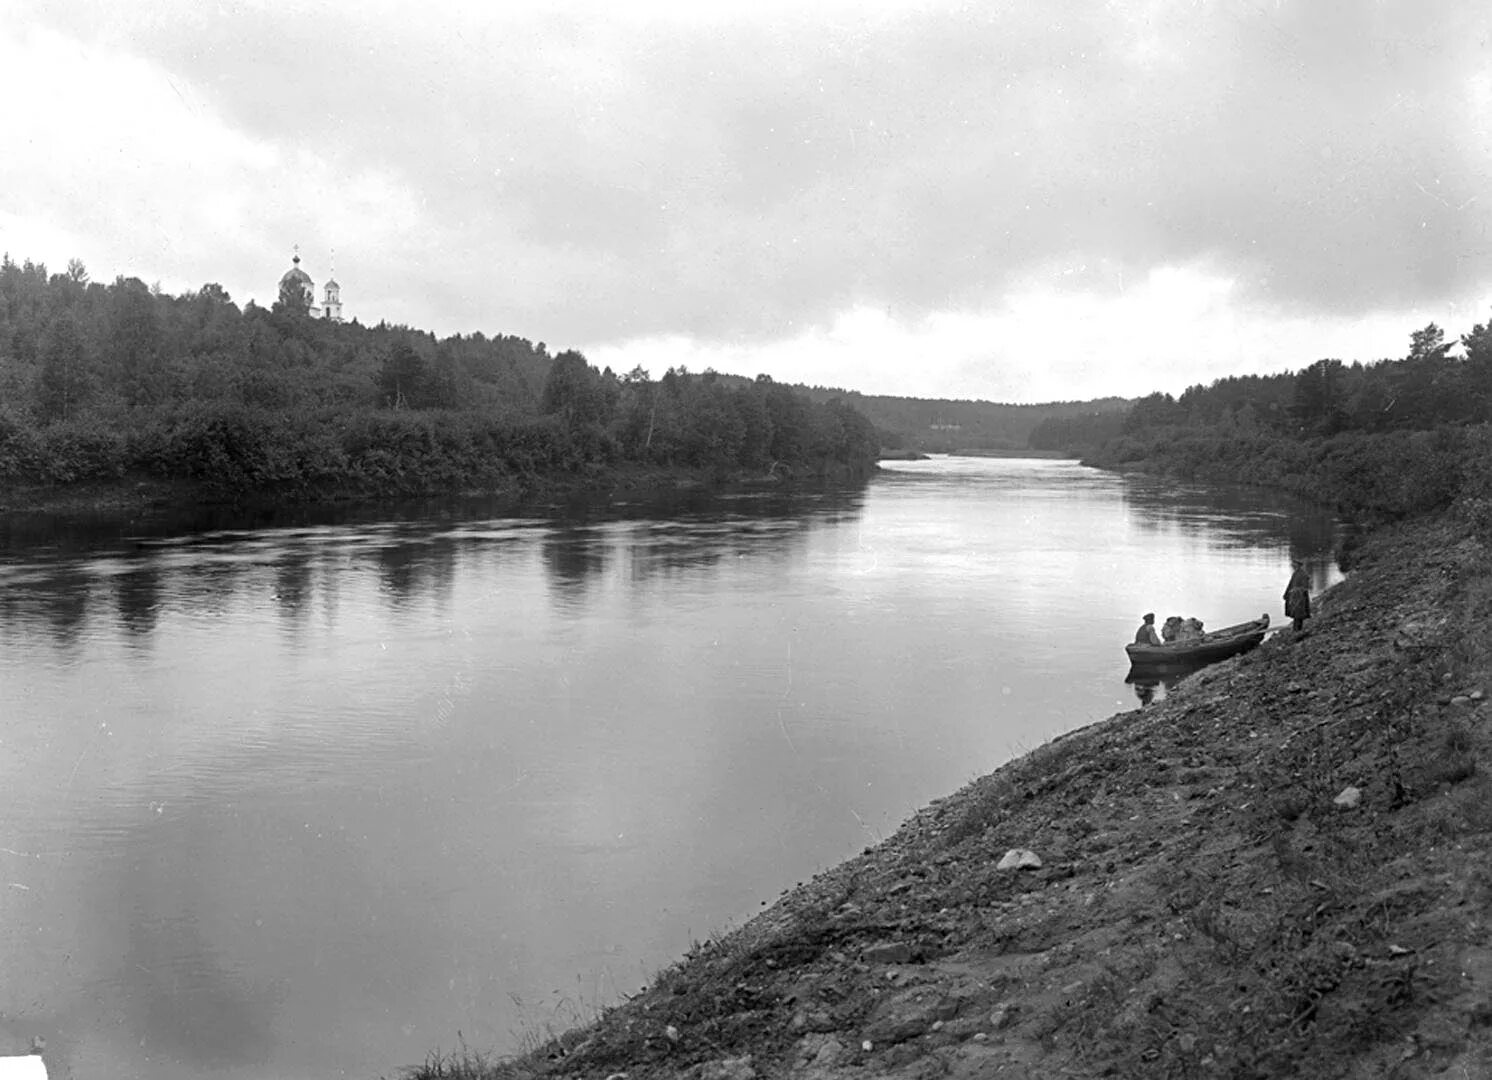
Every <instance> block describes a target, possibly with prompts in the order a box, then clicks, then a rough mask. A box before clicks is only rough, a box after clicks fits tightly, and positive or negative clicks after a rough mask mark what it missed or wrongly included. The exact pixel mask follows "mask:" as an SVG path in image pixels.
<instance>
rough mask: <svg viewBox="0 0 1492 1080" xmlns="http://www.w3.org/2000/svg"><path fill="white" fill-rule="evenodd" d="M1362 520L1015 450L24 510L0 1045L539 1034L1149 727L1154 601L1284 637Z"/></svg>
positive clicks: (222, 1062)
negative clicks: (1087, 727) (404, 491)
mask: <svg viewBox="0 0 1492 1080" xmlns="http://www.w3.org/2000/svg"><path fill="white" fill-rule="evenodd" d="M1334 533H1335V526H1334V523H1333V521H1332V519H1331V518H1330V517H1329V516H1328V515H1326V514H1324V513H1323V512H1321V511H1320V510H1317V509H1313V508H1312V507H1310V506H1307V505H1303V504H1300V503H1298V502H1293V501H1290V500H1287V499H1284V498H1282V497H1280V496H1276V495H1271V494H1266V493H1261V492H1257V491H1250V490H1243V489H1238V490H1231V489H1230V490H1209V489H1202V488H1186V487H1177V486H1176V485H1170V484H1163V483H1159V482H1156V481H1150V480H1144V479H1133V478H1123V477H1118V476H1114V475H1111V474H1106V473H1102V472H1098V471H1095V470H1091V469H1087V468H1083V467H1082V466H1079V465H1077V464H1074V463H1070V462H1063V461H1033V460H1015V459H988V458H936V459H933V460H930V461H919V462H894V463H887V465H886V468H885V469H884V470H883V471H882V473H881V474H880V475H878V476H877V477H876V478H875V479H873V480H872V481H871V482H870V483H869V484H868V485H867V486H866V487H864V488H863V489H857V490H853V491H847V492H830V493H824V492H819V493H801V494H797V495H783V494H778V493H771V494H750V495H738V496H733V497H711V496H705V495H691V496H677V497H673V498H668V499H662V498H660V499H636V500H634V501H633V502H631V503H616V502H613V503H611V504H609V505H605V506H599V505H583V504H576V505H566V506H555V507H549V508H544V509H542V510H537V511H536V510H532V509H530V510H528V511H524V512H522V513H518V512H515V511H514V510H512V509H511V508H503V507H498V506H496V505H495V504H484V503H482V502H473V501H466V502H460V503H439V504H429V503H427V504H422V505H420V506H414V507H383V508H373V509H368V508H364V509H356V510H355V509H351V508H330V509H322V510H305V509H302V510H296V511H293V512H292V511H286V512H283V513H280V514H263V513H261V514H259V515H256V516H254V517H252V518H235V517H234V516H233V515H231V514H229V513H226V512H223V511H217V512H214V513H213V514H210V515H197V516H185V517H183V516H175V517H173V516H170V515H161V516H156V517H147V518H137V519H131V520H122V519H118V518H108V517H100V518H95V519H87V518H81V519H80V518H77V517H73V518H40V517H28V518H14V517H12V518H10V519H6V520H5V521H3V522H0V1053H7V1052H9V1053H19V1052H23V1051H24V1050H25V1048H26V1046H27V1044H28V1043H29V1041H30V1039H31V1037H33V1036H36V1035H40V1036H43V1037H45V1038H46V1039H47V1040H48V1050H47V1056H48V1060H49V1061H50V1062H51V1063H52V1065H53V1075H54V1076H56V1075H63V1076H66V1075H68V1073H67V1072H66V1071H64V1070H68V1069H70V1070H71V1075H72V1076H74V1077H76V1078H77V1080H92V1078H109V1080H188V1078H191V1080H198V1078H214V1080H266V1078H271V1077H275V1078H279V1077H286V1078H289V1077H294V1078H319V1077H341V1076H348V1077H358V1078H360V1080H372V1078H374V1077H378V1076H388V1077H393V1076H394V1075H396V1073H397V1070H398V1069H399V1067H400V1066H402V1065H407V1064H414V1063H417V1062H419V1061H420V1060H422V1059H423V1057H424V1056H425V1054H426V1052H427V1051H430V1050H432V1049H436V1048H442V1049H452V1048H454V1047H455V1046H456V1045H457V1043H458V1039H464V1040H465V1042H466V1043H467V1044H469V1045H470V1046H472V1047H475V1048H480V1049H484V1050H498V1051H507V1050H513V1049H517V1048H520V1047H522V1046H524V1045H526V1044H529V1043H531V1042H532V1041H534V1040H535V1039H537V1038H539V1037H541V1036H542V1035H543V1034H544V1033H545V1032H546V1031H549V1030H551V1029H558V1028H562V1027H565V1026H568V1025H569V1024H570V1023H571V1022H573V1021H576V1020H581V1019H584V1018H586V1017H587V1016H589V1015H591V1014H593V1013H594V1012H595V1011H596V1010H597V1009H599V1008H600V1007H602V1006H604V1005H606V1004H608V1003H611V1002H614V1001H615V1000H617V998H618V996H619V995H621V994H624V993H627V992H629V991H631V990H633V989H635V988H636V987H637V986H638V985H639V984H641V983H644V982H647V981H649V980H651V978H652V977H653V975H654V974H655V973H656V972H657V971H658V970H659V969H660V968H661V967H663V966H665V965H667V964H668V963H669V962H671V961H672V960H674V959H676V958H677V957H678V956H679V955H681V954H682V953H683V952H684V951H685V950H686V949H688V947H689V946H690V944H691V943H692V942H693V941H696V940H703V939H704V938H706V937H707V936H709V935H711V934H713V933H717V932H720V931H722V930H725V929H728V928H729V927H731V926H734V925H739V924H740V923H741V922H742V921H744V920H745V919H746V918H749V917H750V916H751V914H752V913H753V912H755V911H758V910H760V908H761V906H762V905H763V904H767V903H770V902H771V901H772V900H773V899H775V898H776V897H777V896H778V895H779V894H780V893H781V891H782V890H784V889H786V888H789V887H791V886H792V885H793V884H794V883H795V882H797V881H801V880H804V879H806V878H807V877H808V876H810V875H812V874H813V873H814V872H815V871H817V870H819V869H823V868H825V867H828V866H830V865H833V864H834V863H836V862H839V861H841V860H842V859H844V858H846V857H848V856H850V855H852V854H854V853H856V852H858V851H859V850H861V849H862V848H864V847H865V846H867V845H869V844H873V843H875V842H876V841H878V840H880V839H882V838H884V837H886V836H888V835H890V833H891V832H892V831H894V830H895V828H896V826H897V825H898V824H899V823H900V822H901V821H903V820H904V819H905V818H906V817H907V816H909V815H910V814H911V813H912V812H913V811H915V810H916V809H917V808H918V807H920V806H921V805H923V804H925V803H926V802H928V801H929V800H931V799H933V798H936V797H938V796H941V795H944V794H947V793H949V792H951V791H953V790H955V789H956V788H958V787H960V786H961V785H963V784H964V783H966V782H967V781H969V780H971V779H973V778H974V777H976V776H978V775H980V774H982V773H984V772H987V771H989V770H990V769H993V768H995V767H996V766H998V765H1000V764H1001V763H1003V762H1005V761H1007V760H1009V759H1010V758H1011V757H1012V756H1015V755H1018V754H1020V753H1022V752H1024V751H1026V750H1028V749H1031V748H1033V747H1035V746H1037V745H1038V744H1040V743H1041V742H1043V741H1044V740H1046V739H1048V738H1050V737H1051V736H1053V735H1056V734H1058V733H1060V732H1062V731H1066V730H1070V729H1072V728H1074V727H1078V726H1081V725H1083V724H1086V723H1090V722H1092V721H1094V720H1098V719H1100V718H1102V717H1105V716H1108V715H1110V714H1112V713H1114V712H1116V711H1120V710H1125V709H1132V708H1137V707H1140V701H1139V700H1138V699H1137V696H1136V692H1135V688H1134V687H1133V686H1130V685H1127V684H1126V683H1125V681H1124V677H1125V674H1126V671H1127V668H1128V665H1127V663H1126V660H1125V656H1124V652H1123V645H1124V643H1125V642H1126V641H1128V640H1130V638H1131V636H1132V635H1133V633H1134V629H1135V627H1136V625H1137V624H1138V622H1139V616H1140V615H1141V614H1142V613H1143V612H1146V611H1154V612H1156V613H1157V614H1158V615H1159V617H1160V619H1161V620H1164V618H1165V617H1166V616H1167V615H1170V614H1180V615H1193V616H1196V617H1199V618H1202V619H1203V620H1205V622H1206V623H1207V625H1208V626H1209V627H1219V626H1224V625H1227V624H1230V623H1234V622H1240V621H1243V620H1244V619H1248V618H1252V617H1255V616H1257V615H1258V614H1259V613H1260V612H1264V611H1268V612H1269V613H1270V615H1271V617H1272V618H1274V619H1275V621H1276V622H1277V623H1279V622H1283V621H1284V620H1283V614H1282V605H1281V601H1280V594H1281V592H1282V591H1283V588H1284V584H1285V581H1286V579H1287V578H1288V577H1289V573H1290V559H1291V557H1292V556H1295V557H1300V558H1304V559H1305V560H1306V562H1307V565H1308V567H1309V568H1310V570H1311V572H1312V575H1313V578H1314V580H1315V585H1316V588H1318V589H1319V588H1321V587H1324V586H1325V585H1326V584H1328V583H1329V582H1330V581H1332V580H1335V578H1336V577H1337V576H1338V575H1337V572H1336V570H1335V567H1334V565H1333V563H1332V560H1331V549H1332V544H1333V538H1334ZM1160 692H1161V693H1164V690H1163V689H1162V690H1161V691H1160ZM458 1032H459V1035H458Z"/></svg>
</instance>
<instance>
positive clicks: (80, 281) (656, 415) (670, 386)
mask: <svg viewBox="0 0 1492 1080" xmlns="http://www.w3.org/2000/svg"><path fill="white" fill-rule="evenodd" d="M311 303H312V297H311V294H310V291H309V289H306V288H304V287H303V286H301V285H299V284H297V283H296V282H294V281H287V282H285V283H282V285H281V288H280V293H279V296H278V298H277V299H276V301H275V302H274V304H273V305H272V306H271V307H269V308H264V307H261V306H259V305H257V304H255V303H254V302H253V301H252V300H251V301H249V302H248V303H246V304H245V305H244V306H243V307H242V308H240V307H239V306H238V305H237V304H236V303H234V301H233V299H232V297H230V296H229V295H228V293H227V292H226V291H225V290H224V289H223V288H222V287H221V286H219V285H216V284H207V285H203V286H202V287H201V288H200V289H198V290H196V291H195V292H191V293H187V294H184V295H179V296H172V295H168V294H166V293H164V292H163V291H161V290H160V289H159V288H158V287H151V286H147V285H146V284H145V283H144V282H142V281H141V280H139V279H138V278H125V277H118V278H116V279H115V280H114V281H113V282H112V283H111V284H102V283H100V282H96V281H92V280H90V278H89V275H88V271H87V269H86V267H85V266H84V265H83V264H82V263H81V262H80V261H78V260H76V259H74V260H72V261H71V262H69V264H68V265H67V267H66V269H65V270H64V271H63V272H61V273H49V272H48V269H47V267H46V266H45V265H44V264H40V263H34V262H31V261H29V260H28V261H25V262H22V263H16V262H14V261H13V260H12V259H11V258H10V256H9V255H8V254H7V255H6V256H4V258H3V260H0V482H3V483H4V485H5V487H6V488H8V489H10V490H11V491H16V490H22V489H48V488H50V489H57V488H68V487H79V486H98V485H104V486H108V485H122V484H126V483H131V482H136V481H163V482H167V483H172V484H186V485H190V486H191V487H192V488H194V489H195V490H197V491H199V492H200V493H203V494H206V495H208V496H209V497H217V498H240V497H248V496H253V495H258V494H273V495H274V496H275V497H276V498H281V499H284V498H296V499H317V498H340V497H384V496H401V495H428V494H444V493H455V492H492V491H501V492H525V491H533V490H541V489H546V488H550V487H553V486H554V485H555V484H556V483H561V484H563V483H585V482H587V481H601V480H604V479H605V478H607V477H608V476H611V475H615V473H616V472H617V470H624V469H647V470H670V471H688V472H690V473H691V474H694V475H699V476H705V477H711V478H730V477H740V476H747V475H756V476H762V477H767V476H771V477H776V478H779V479H780V478H784V477H788V478H809V477H811V478H839V479H853V478H860V477H864V476H865V475H868V474H869V472H870V471H871V470H873V469H874V467H875V459H876V454H877V451H878V449H879V446H878V438H877V435H876V432H875V430H874V427H873V425H872V424H871V422H870V421H869V420H867V419H866V418H865V417H864V416H863V415H861V414H860V413H859V412H857V411H856V410H855V409H853V408H852V407H851V406H849V405H848V404H846V403H845V402H844V401H842V400H839V399H837V398H836V399H833V400H824V401H813V400H810V399H809V398H808V397H806V396H805V395H803V394H801V393H799V392H797V391H795V390H794V389H792V388H790V387H787V386H784V385H781V384H777V383H774V382H773V381H772V380H771V379H770V378H767V377H766V376H761V377H758V378H757V379H756V380H754V381H748V380H731V381H730V382H729V384H728V383H727V381H726V380H724V379H723V378H720V377H717V376H715V375H714V374H713V373H711V372H704V373H699V374H695V373H690V372H688V371H686V370H684V369H683V368H678V369H672V370H669V371H668V372H667V373H665V374H664V375H663V376H662V377H661V378H658V379H653V378H651V377H650V376H649V374H648V373H647V372H646V371H644V370H643V369H641V368H636V369H634V370H633V371H631V372H628V373H626V374H620V375H619V374H617V373H614V372H612V371H611V370H610V369H609V368H608V369H606V370H602V371H598V370H597V369H596V368H595V367H594V366H593V365H591V364H590V363H588V362H587V361H586V359H585V357H584V356H583V355H581V354H580V353H578V352H575V351H562V352H560V353H559V354H558V355H555V356H551V355H550V354H549V350H548V347H547V346H546V345H545V343H543V342H539V343H538V344H533V343H531V342H529V341H527V340H525V339H523V338H520V337H513V336H497V337H487V336H485V335H483V334H480V333H476V334H471V335H455V336H452V337H447V338H443V339H437V338H436V337H435V335H433V334H430V333H426V332H422V331H418V330H414V329H411V328H409V327H405V326H390V325H387V324H384V323H380V324H378V325H377V326H363V325H360V324H359V323H357V322H356V321H353V322H350V323H340V322H331V321H328V320H325V319H317V318H313V317H312V316H311V314H310V308H311Z"/></svg>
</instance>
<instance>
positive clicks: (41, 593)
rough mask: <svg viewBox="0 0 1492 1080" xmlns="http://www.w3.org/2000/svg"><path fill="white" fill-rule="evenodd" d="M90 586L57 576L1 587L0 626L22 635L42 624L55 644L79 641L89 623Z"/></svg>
mask: <svg viewBox="0 0 1492 1080" xmlns="http://www.w3.org/2000/svg"><path fill="white" fill-rule="evenodd" d="M91 602H92V587H91V585H90V583H89V582H88V580H87V579H85V578H80V577H78V576H76V575H71V574H68V575H64V574H57V575H53V576H51V577H47V578H43V579H41V580H38V581H27V582H24V583H16V582H11V583H7V584H5V585H3V586H0V625H4V626H7V627H12V628H16V629H19V630H21V631H22V632H25V630H26V629H28V628H30V627H33V626H37V625H45V626H46V628H47V629H48V631H50V633H51V635H52V640H53V642H55V643H56V644H58V645H64V646H65V645H73V644H75V643H76V642H77V641H78V638H79V635H80V632H81V631H82V629H83V624H84V623H85V622H87V620H88V608H89V605H90V603H91Z"/></svg>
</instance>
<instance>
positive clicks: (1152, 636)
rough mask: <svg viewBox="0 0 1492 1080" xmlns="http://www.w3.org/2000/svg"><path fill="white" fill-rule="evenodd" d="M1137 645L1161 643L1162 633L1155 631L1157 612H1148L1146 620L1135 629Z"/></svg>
mask: <svg viewBox="0 0 1492 1080" xmlns="http://www.w3.org/2000/svg"><path fill="white" fill-rule="evenodd" d="M1135 644H1136V645H1159V644H1160V635H1159V634H1158V633H1156V632H1155V612H1153V611H1151V612H1147V613H1146V615H1145V621H1144V622H1142V623H1141V624H1140V628H1139V629H1138V630H1136V631H1135Z"/></svg>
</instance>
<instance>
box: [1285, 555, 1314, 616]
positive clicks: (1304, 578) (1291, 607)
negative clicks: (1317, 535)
mask: <svg viewBox="0 0 1492 1080" xmlns="http://www.w3.org/2000/svg"><path fill="white" fill-rule="evenodd" d="M1294 566H1295V572H1294V573H1292V574H1291V575H1290V584H1288V585H1286V586H1285V617H1286V618H1287V619H1291V620H1293V623H1294V626H1295V632H1296V633H1297V634H1298V633H1300V631H1301V628H1302V627H1304V626H1305V621H1306V620H1307V619H1309V618H1310V617H1311V578H1310V575H1309V574H1307V573H1306V570H1305V565H1304V564H1303V563H1302V562H1301V561H1300V560H1299V559H1296V560H1295V562H1294Z"/></svg>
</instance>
